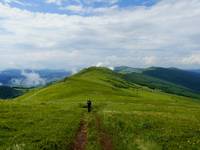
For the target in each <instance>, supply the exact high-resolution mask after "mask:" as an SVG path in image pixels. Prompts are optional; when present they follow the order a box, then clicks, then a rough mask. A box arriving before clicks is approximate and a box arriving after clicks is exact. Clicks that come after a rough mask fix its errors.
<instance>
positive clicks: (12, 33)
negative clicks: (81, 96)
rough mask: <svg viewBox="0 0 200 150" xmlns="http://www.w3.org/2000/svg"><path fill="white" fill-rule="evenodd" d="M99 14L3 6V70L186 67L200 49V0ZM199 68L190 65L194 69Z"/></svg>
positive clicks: (0, 40) (0, 9)
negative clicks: (102, 66) (53, 12)
mask: <svg viewBox="0 0 200 150" xmlns="http://www.w3.org/2000/svg"><path fill="white" fill-rule="evenodd" d="M52 2H53V1H52ZM87 9H88V8H87ZM91 9H92V8H91ZM71 10H73V11H74V10H75V11H82V8H81V7H80V8H78V7H77V8H75V7H74V8H71ZM108 10H109V11H108ZM84 11H85V10H84ZM87 11H88V10H87ZM90 11H91V12H92V11H93V12H97V10H95V9H92V10H90ZM98 11H99V13H97V14H96V15H92V16H78V15H71V16H70V15H60V14H49V13H35V12H29V11H26V10H20V9H17V8H11V6H9V5H3V4H1V3H0V18H1V19H0V63H1V64H2V65H1V68H7V67H9V68H10V67H11V68H13V67H20V68H21V67H22V68H27V67H32V68H37V67H40V68H46V67H47V68H71V69H72V68H77V67H83V66H84V67H85V66H90V65H95V64H97V63H98V62H102V63H103V64H105V65H106V66H115V65H129V66H135V67H142V66H150V65H157V64H158V65H162V66H181V67H182V65H181V63H180V60H182V59H183V62H187V61H186V60H184V57H185V56H190V55H192V54H193V53H197V52H198V51H199V49H200V41H199V39H200V28H199V26H200V21H199V19H198V18H200V1H199V0H191V1H188V0H163V1H161V2H160V3H158V4H156V5H154V6H152V7H148V8H146V7H137V8H129V9H126V10H123V9H120V8H117V7H116V8H113V9H110V8H108V9H103V8H101V10H98ZM100 12H101V13H100ZM193 57H194V56H193ZM193 57H191V60H196V61H195V62H198V58H195V59H194V58H193ZM197 65H198V66H199V67H200V65H199V63H190V67H194V66H195V67H196V66H197Z"/></svg>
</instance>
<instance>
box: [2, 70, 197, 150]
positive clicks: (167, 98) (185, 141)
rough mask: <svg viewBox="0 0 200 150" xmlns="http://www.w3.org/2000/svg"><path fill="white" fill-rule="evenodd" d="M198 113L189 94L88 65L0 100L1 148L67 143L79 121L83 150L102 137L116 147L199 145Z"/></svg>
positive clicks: (32, 149) (51, 149) (98, 144)
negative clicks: (162, 89)
mask: <svg viewBox="0 0 200 150" xmlns="http://www.w3.org/2000/svg"><path fill="white" fill-rule="evenodd" d="M87 99H91V100H92V102H93V111H92V113H90V114H88V113H87V111H86V109H85V108H84V104H85V103H86V100H87ZM199 114H200V103H199V102H198V101H196V100H194V99H190V98H186V97H181V96H177V95H172V94H166V93H163V92H159V91H157V90H151V89H148V88H146V87H142V86H139V85H136V84H132V83H129V82H127V81H125V80H124V79H123V76H122V75H121V74H117V73H114V72H113V71H111V70H109V69H106V68H96V67H92V68H88V69H85V70H83V71H81V72H80V73H78V74H76V75H74V76H72V77H70V78H66V79H64V80H63V81H61V82H58V83H55V84H53V85H50V86H48V87H45V88H41V89H35V90H32V91H30V92H28V93H27V94H25V95H23V96H21V97H19V98H16V99H14V100H13V101H0V149H3V150H4V149H20V150H21V149H22V150H23V149H24V150H37V149H48V150H56V149H59V150H62V149H63V150H64V149H65V150H66V149H71V148H72V145H73V144H72V143H74V140H75V139H76V135H77V131H78V128H79V124H80V122H84V124H85V125H84V130H86V132H87V134H86V135H87V136H86V137H85V138H87V140H86V141H87V142H86V147H85V148H86V149H88V150H95V149H102V148H103V147H104V146H105V142H102V140H99V139H102V137H104V141H110V143H112V144H107V145H110V147H112V149H119V150H134V149H154V150H155V149H198V148H199V147H200V140H199V139H200V116H199ZM85 128H86V129H85ZM102 133H104V134H106V135H107V136H102V135H104V134H102Z"/></svg>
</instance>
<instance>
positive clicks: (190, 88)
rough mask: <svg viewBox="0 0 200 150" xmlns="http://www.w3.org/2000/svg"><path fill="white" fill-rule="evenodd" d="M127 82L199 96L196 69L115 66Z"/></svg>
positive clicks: (174, 92) (199, 83)
mask: <svg viewBox="0 0 200 150" xmlns="http://www.w3.org/2000/svg"><path fill="white" fill-rule="evenodd" d="M114 71H115V72H118V73H121V74H123V77H124V79H126V80H128V81H129V82H132V83H135V84H139V85H142V86H147V87H149V88H152V89H157V90H161V91H164V92H167V93H173V94H178V95H183V96H188V97H197V98H200V73H199V72H198V71H197V70H196V71H195V70H189V71H188V70H181V69H177V68H161V67H150V68H145V69H138V68H131V67H127V66H122V67H116V68H115V69H114Z"/></svg>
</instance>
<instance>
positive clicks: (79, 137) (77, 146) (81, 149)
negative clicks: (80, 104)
mask: <svg viewBox="0 0 200 150" xmlns="http://www.w3.org/2000/svg"><path fill="white" fill-rule="evenodd" d="M86 144H87V124H86V123H85V122H84V121H81V122H80V127H79V130H78V132H77V134H76V137H75V140H74V142H73V146H72V150H85V147H86Z"/></svg>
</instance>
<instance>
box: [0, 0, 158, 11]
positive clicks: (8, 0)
mask: <svg viewBox="0 0 200 150" xmlns="http://www.w3.org/2000/svg"><path fill="white" fill-rule="evenodd" d="M1 1H2V3H4V4H9V5H10V6H11V7H16V8H20V9H25V10H28V11H32V12H43V13H59V14H69V15H74V14H79V15H94V14H92V13H90V12H78V11H72V10H71V9H64V8H67V7H70V6H74V7H75V6H76V7H82V8H85V9H87V8H94V9H95V8H96V9H98V8H110V7H119V8H121V9H127V8H130V7H141V6H146V7H150V6H152V5H154V4H156V3H157V2H158V0H1Z"/></svg>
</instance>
